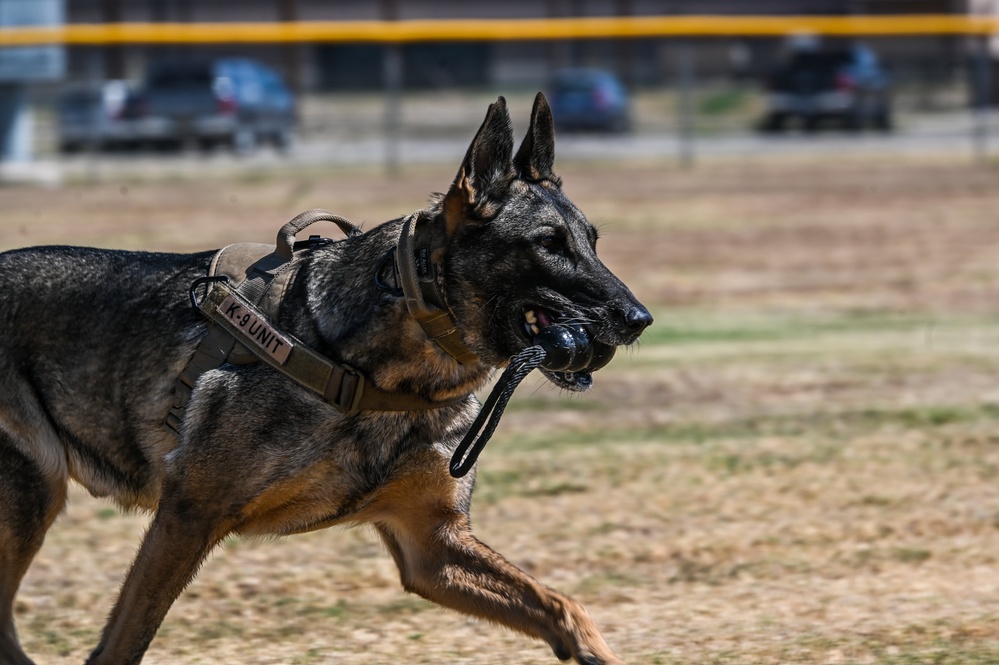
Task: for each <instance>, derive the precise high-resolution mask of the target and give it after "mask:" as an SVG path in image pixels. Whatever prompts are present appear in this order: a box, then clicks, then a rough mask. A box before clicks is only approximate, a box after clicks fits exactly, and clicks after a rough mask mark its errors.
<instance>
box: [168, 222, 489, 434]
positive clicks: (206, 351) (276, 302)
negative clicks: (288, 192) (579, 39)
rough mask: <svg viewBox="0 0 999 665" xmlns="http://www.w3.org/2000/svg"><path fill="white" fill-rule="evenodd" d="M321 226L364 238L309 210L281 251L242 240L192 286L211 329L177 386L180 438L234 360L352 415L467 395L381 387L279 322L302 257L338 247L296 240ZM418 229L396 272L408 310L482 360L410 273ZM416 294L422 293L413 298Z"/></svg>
mask: <svg viewBox="0 0 999 665" xmlns="http://www.w3.org/2000/svg"><path fill="white" fill-rule="evenodd" d="M414 217H415V216H414ZM318 221H328V222H333V223H334V224H336V225H337V226H339V227H340V229H341V230H342V231H343V232H344V233H345V234H346V235H347V236H348V237H350V236H353V235H357V234H360V233H361V231H360V229H358V228H357V227H356V226H354V224H352V223H351V222H350V221H348V220H346V219H344V218H343V217H340V216H339V215H335V214H333V213H331V212H329V211H326V210H322V209H314V210H308V211H306V212H304V213H302V214H300V215H298V216H297V217H295V218H294V219H293V220H291V221H290V222H288V223H287V224H285V225H284V226H283V227H281V230H280V231H279V232H278V236H277V243H276V245H275V246H274V247H271V246H269V245H263V244H256V243H240V244H235V245H229V246H228V247H225V248H223V249H221V250H219V251H218V252H217V253H216V254H215V256H214V257H212V261H211V263H210V264H209V268H208V274H207V275H206V276H204V277H200V278H198V279H197V280H195V281H194V282H193V283H192V284H191V289H190V297H191V304H192V306H193V307H194V308H195V310H197V311H198V312H200V313H201V314H203V315H204V316H205V317H206V318H207V319H208V321H209V324H208V333H207V335H206V336H205V337H204V338H203V339H202V341H201V342H200V343H199V344H198V347H197V348H196V350H195V352H194V355H193V356H192V357H191V360H190V361H188V364H187V366H186V367H185V368H184V371H183V372H182V373H181V375H180V376H179V377H178V379H177V381H176V384H175V386H174V406H173V408H171V409H170V412H169V413H168V414H167V417H166V421H165V425H166V427H167V429H168V430H170V431H171V432H173V433H174V434H175V435H178V436H179V434H180V430H181V427H182V424H183V420H184V412H185V409H186V408H187V404H188V402H189V401H190V399H191V393H192V391H193V390H194V386H195V384H196V383H197V381H198V378H199V377H200V376H201V375H202V374H204V373H205V372H207V371H209V370H212V369H216V368H218V367H221V366H222V365H223V364H226V363H230V364H234V365H248V364H254V363H257V362H260V361H264V362H267V363H268V364H270V365H271V366H273V367H274V368H276V369H277V370H278V371H280V372H281V373H283V374H285V375H286V376H288V377H289V378H291V379H292V380H294V381H295V382H296V383H298V384H299V385H301V386H303V387H305V388H307V389H309V390H310V391H312V392H313V393H315V394H317V395H318V396H320V397H321V398H323V399H324V400H325V401H326V402H328V403H329V404H331V405H332V406H334V407H335V408H336V409H337V410H339V411H341V412H342V413H344V414H348V415H350V414H354V413H357V412H358V411H364V410H371V411H419V410H427V409H437V408H441V407H444V406H447V405H449V404H454V403H456V402H460V401H462V400H464V399H465V398H466V397H467V395H463V396H460V397H456V398H453V399H449V400H442V401H432V400H428V399H425V398H423V397H421V396H419V395H416V394H413V393H401V392H388V391H384V390H381V389H379V388H378V387H376V386H375V385H374V384H372V382H371V381H370V380H368V379H367V378H366V377H365V376H364V375H363V374H361V373H360V372H358V371H357V370H355V369H354V368H352V367H350V366H349V365H345V364H342V363H337V362H334V361H333V360H331V359H329V358H326V357H325V356H323V355H321V354H319V353H317V352H316V351H314V350H312V349H310V348H309V347H308V346H306V345H305V344H304V343H302V342H301V341H300V340H298V339H296V338H295V337H294V336H292V335H290V334H288V333H286V332H282V331H281V330H279V329H278V328H277V327H276V326H275V325H274V324H273V323H272V320H273V319H275V318H276V317H277V314H278V310H279V308H280V305H281V300H282V299H283V297H284V295H285V293H286V291H287V289H288V286H289V285H290V284H291V282H292V278H293V277H294V275H295V274H296V273H297V271H298V268H299V266H300V265H301V262H300V261H299V259H300V258H301V256H302V254H303V253H304V252H308V251H310V250H312V249H314V248H315V247H319V246H323V245H326V244H329V243H331V242H333V241H331V240H328V239H323V238H319V237H318V236H311V237H310V239H309V240H308V241H305V242H298V243H296V242H295V235H296V234H297V233H298V232H300V231H302V230H304V229H305V228H306V227H308V226H309V225H311V224H313V223H314V222H318ZM414 227H415V221H414V219H413V218H412V217H411V218H410V219H408V220H407V225H406V227H405V228H404V232H403V239H402V240H400V246H399V251H397V254H398V255H399V256H407V257H409V261H410V264H409V265H407V264H406V261H405V260H403V261H402V262H401V263H402V264H403V265H402V266H400V267H397V273H396V279H397V280H398V283H400V285H401V286H402V290H403V291H404V292H405V293H406V296H407V306H408V307H409V309H410V313H411V314H412V315H413V316H414V318H416V320H417V321H419V322H420V324H421V325H422V326H423V328H424V330H426V332H427V334H428V336H429V337H430V338H431V339H434V340H435V341H437V342H438V343H439V344H441V347H442V348H444V349H445V350H447V351H448V352H449V353H451V354H452V355H455V357H456V358H458V359H459V362H466V363H467V362H470V361H472V360H474V359H475V355H474V354H471V353H470V352H469V351H468V350H467V348H465V346H464V343H463V341H462V339H461V333H460V332H459V331H458V330H457V327H456V326H455V324H454V320H453V317H452V315H451V314H450V311H448V310H438V309H437V308H435V307H433V308H432V307H428V306H427V305H426V304H425V302H424V300H423V295H422V293H421V291H420V289H419V286H418V281H419V279H418V278H417V277H415V276H412V273H410V274H409V275H408V274H407V272H408V271H412V270H414V268H413V266H412V262H413V258H412V256H413V252H412V249H411V246H412V245H411V243H412V238H413V234H414V233H415V229H414ZM202 287H204V288H206V289H207V293H205V295H204V297H202V298H201V299H200V300H199V298H198V289H200V288H202ZM414 289H415V295H412V297H410V295H411V294H414V291H413V290H414ZM411 301H412V302H411Z"/></svg>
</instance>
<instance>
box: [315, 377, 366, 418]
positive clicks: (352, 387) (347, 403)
mask: <svg viewBox="0 0 999 665" xmlns="http://www.w3.org/2000/svg"><path fill="white" fill-rule="evenodd" d="M324 396H325V398H326V401H328V402H329V403H330V404H332V405H333V406H335V407H336V408H337V409H339V410H340V411H341V412H342V413H343V414H345V415H348V416H350V415H353V414H355V413H357V412H358V411H359V410H360V408H361V399H362V398H363V397H364V376H363V375H362V374H360V373H359V372H358V371H357V370H355V369H354V368H352V367H348V366H346V365H336V366H335V367H334V368H333V372H332V373H331V374H330V378H329V382H328V383H327V384H326V390H325V394H324Z"/></svg>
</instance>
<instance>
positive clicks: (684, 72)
mask: <svg viewBox="0 0 999 665" xmlns="http://www.w3.org/2000/svg"><path fill="white" fill-rule="evenodd" d="M676 78H677V109H676V110H677V142H678V146H679V158H680V166H681V167H683V168H690V167H692V166H693V165H694V48H693V44H692V43H691V41H690V40H689V39H683V40H680V41H679V42H678V43H677V48H676Z"/></svg>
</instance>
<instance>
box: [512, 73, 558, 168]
mask: <svg viewBox="0 0 999 665" xmlns="http://www.w3.org/2000/svg"><path fill="white" fill-rule="evenodd" d="M513 165H514V167H515V168H516V169H517V174H518V175H519V176H520V177H521V178H523V179H524V180H530V181H532V182H541V181H542V180H548V181H550V182H552V183H553V184H555V185H556V186H559V185H561V184H562V183H561V181H560V180H559V178H558V176H557V175H555V170H554V169H555V121H554V120H553V119H552V110H551V109H550V108H549V107H548V100H546V99H545V96H544V95H543V94H541V93H540V92H539V93H538V95H537V97H535V98H534V108H533V109H532V110H531V126H530V127H528V128H527V136H525V137H524V142H523V143H521V144H520V150H518V151H517V156H516V157H514V158H513Z"/></svg>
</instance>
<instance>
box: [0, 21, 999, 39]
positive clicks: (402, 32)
mask: <svg viewBox="0 0 999 665" xmlns="http://www.w3.org/2000/svg"><path fill="white" fill-rule="evenodd" d="M803 32H807V33H815V34H823V35H837V36H876V35H884V36H904V35H989V34H999V18H995V17H981V16H966V15H953V14H941V15H932V14H924V15H898V16H635V17H617V18H616V17H585V18H550V19H481V20H479V19H441V20H429V19H428V20H409V21H303V22H294V23H110V24H79V23H77V24H70V25H65V26H62V27H58V28H43V27H37V28H32V27H25V28H6V29H0V46H29V45H39V44H76V45H103V44H208V43H222V42H243V43H281V42H376V43H406V42H424V41H504V40H512V41H516V40H534V39H594V38H615V37H617V38H628V37H630V38H635V37H725V36H745V37H765V36H781V35H788V34H794V33H803Z"/></svg>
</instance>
